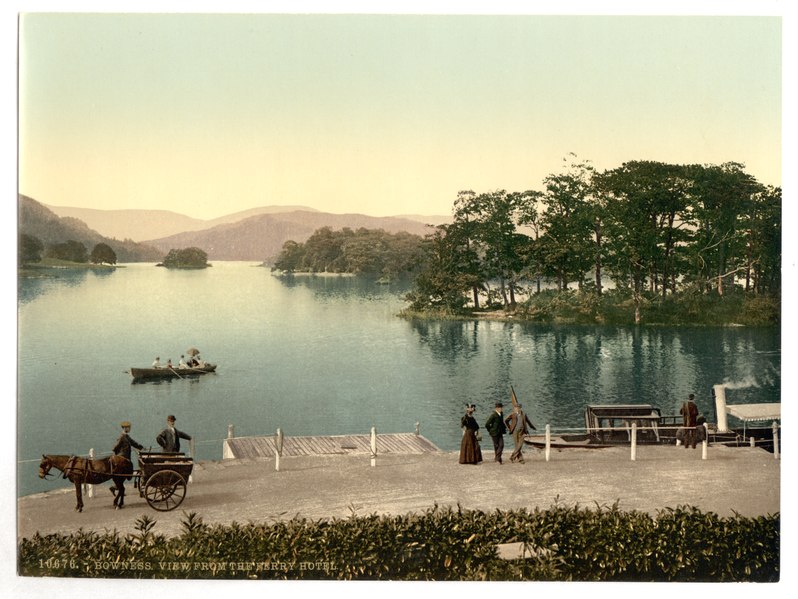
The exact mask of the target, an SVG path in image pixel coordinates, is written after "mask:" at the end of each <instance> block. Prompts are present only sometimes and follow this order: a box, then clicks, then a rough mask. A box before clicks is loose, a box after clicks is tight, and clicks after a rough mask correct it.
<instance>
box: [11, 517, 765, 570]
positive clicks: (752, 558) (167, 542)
mask: <svg viewBox="0 0 798 599" xmlns="http://www.w3.org/2000/svg"><path fill="white" fill-rule="evenodd" d="M137 524H138V526H137V529H138V532H137V534H128V535H121V534H119V533H118V532H115V531H114V532H107V531H106V532H103V533H97V532H90V531H86V530H83V529H81V530H79V531H78V532H75V533H71V534H52V535H46V536H41V535H39V534H36V535H35V536H34V537H33V538H28V539H22V541H21V542H20V545H19V572H20V574H22V575H27V576H42V575H43V576H71V577H115V578H217V579H222V578H224V579H227V578H243V579H246V578H250V579H300V578H307V579H391V580H551V581H571V580H577V581H632V580H634V581H777V580H779V576H780V570H779V555H780V516H779V515H775V516H763V517H757V518H746V517H742V516H737V515H736V516H734V517H730V518H721V517H719V516H718V515H716V514H714V513H712V512H708V513H703V512H701V511H699V510H697V509H695V508H691V507H680V508H677V509H667V510H663V511H661V512H659V513H658V514H657V515H656V516H654V517H652V516H650V515H648V514H645V513H642V512H622V511H620V510H618V509H617V505H616V506H612V507H597V508H595V509H588V508H579V507H562V506H557V505H555V506H554V507H552V508H549V509H548V510H537V509H536V510H534V511H527V510H523V509H522V510H514V511H500V510H497V511H495V512H490V513H485V512H481V511H465V510H461V509H457V510H454V509H451V508H447V509H441V508H438V507H437V506H436V507H435V508H432V509H429V510H427V511H425V512H423V513H420V514H408V515H405V516H377V515H371V516H367V517H356V516H355V515H354V514H353V516H352V517H351V518H347V519H340V520H339V519H334V520H331V521H329V520H319V521H311V520H306V519H299V518H294V519H292V520H288V521H279V522H275V523H272V524H255V523H250V524H247V525H241V524H237V523H233V524H230V525H213V526H210V525H206V524H204V523H203V522H202V520H201V519H200V518H198V517H197V516H196V514H188V515H186V516H185V517H184V520H183V532H182V534H180V535H179V536H176V537H172V538H170V537H166V536H164V535H159V534H156V533H155V532H153V529H154V526H155V522H154V521H152V520H151V519H149V518H148V517H147V516H143V517H141V518H140V519H139V520H138V523H137ZM500 543H523V544H524V545H525V547H526V549H527V550H528V552H529V554H530V555H531V557H528V558H527V559H523V560H505V559H502V558H500V557H499V556H498V552H497V547H496V546H497V544H500Z"/></svg>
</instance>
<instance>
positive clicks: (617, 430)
mask: <svg viewBox="0 0 798 599" xmlns="http://www.w3.org/2000/svg"><path fill="white" fill-rule="evenodd" d="M713 395H714V396H715V399H716V411H717V414H716V417H717V420H718V423H717V424H709V423H708V424H707V426H706V429H705V430H706V437H707V441H708V442H709V443H710V444H719V445H727V446H751V445H755V446H757V447H761V448H763V449H765V450H767V451H771V452H772V451H773V450H774V446H773V426H759V427H750V426H748V423H750V422H764V421H775V420H779V419H780V418H781V409H780V407H781V406H780V404H778V403H771V404H745V405H734V406H726V402H725V395H724V394H723V393H721V392H718V389H717V388H716V389H715V390H713ZM727 414H728V415H731V416H734V417H735V418H737V419H739V420H741V421H742V422H743V424H744V426H743V427H742V428H729V427H728V426H727V423H726V415H727ZM699 423H700V421H699ZM633 424H635V425H636V431H637V435H636V442H637V443H638V444H641V445H646V444H648V445H650V444H659V445H675V444H676V440H677V438H678V433H679V432H680V429H681V428H683V426H682V417H681V416H680V415H678V414H675V415H662V413H661V412H660V409H659V408H657V407H655V406H652V405H649V404H619V405H588V406H586V407H585V428H584V429H580V430H579V432H572V433H571V432H567V433H561V434H552V435H550V437H549V439H548V445H549V447H552V448H556V449H564V448H584V449H600V448H604V447H616V446H619V445H621V446H623V445H630V444H631V442H632V425H633ZM682 432H683V431H682ZM524 441H525V442H526V443H527V444H528V445H532V446H533V447H538V448H543V447H546V443H547V441H546V435H545V434H542V433H536V434H534V435H526V436H525V437H524Z"/></svg>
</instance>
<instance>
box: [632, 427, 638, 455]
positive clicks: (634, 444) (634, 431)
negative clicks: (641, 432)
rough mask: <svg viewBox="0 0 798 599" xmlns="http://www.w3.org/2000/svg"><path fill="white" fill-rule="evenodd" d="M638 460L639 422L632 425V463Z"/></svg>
mask: <svg viewBox="0 0 798 599" xmlns="http://www.w3.org/2000/svg"><path fill="white" fill-rule="evenodd" d="M636 459H637V422H633V423H632V461H633V462H634V461H635V460H636Z"/></svg>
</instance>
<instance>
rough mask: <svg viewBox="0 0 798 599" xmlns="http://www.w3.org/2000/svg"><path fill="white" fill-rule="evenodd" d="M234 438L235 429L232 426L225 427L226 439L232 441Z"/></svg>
mask: <svg viewBox="0 0 798 599" xmlns="http://www.w3.org/2000/svg"><path fill="white" fill-rule="evenodd" d="M235 436H236V427H234V426H233V425H232V424H228V425H227V438H228V439H234V438H235Z"/></svg>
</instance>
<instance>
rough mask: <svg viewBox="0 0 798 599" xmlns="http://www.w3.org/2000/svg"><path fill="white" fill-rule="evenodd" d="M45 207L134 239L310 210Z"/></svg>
mask: <svg viewBox="0 0 798 599" xmlns="http://www.w3.org/2000/svg"><path fill="white" fill-rule="evenodd" d="M47 208H49V209H50V210H51V211H52V212H54V213H55V214H56V215H58V216H63V217H71V218H77V219H80V220H82V221H83V222H84V223H86V224H87V225H88V226H89V227H90V228H92V229H94V230H95V231H99V232H100V233H102V234H103V235H107V236H108V237H113V238H116V239H134V240H136V241H141V240H143V239H157V238H159V237H168V236H169V235H175V234H177V233H183V232H186V231H201V230H202V229H210V228H212V227H215V226H216V225H224V224H228V223H234V222H237V221H240V220H243V219H245V218H248V217H250V216H255V215H258V214H272V213H275V212H290V211H293V210H306V211H309V212H312V211H313V209H312V208H305V207H303V206H262V207H260V208H252V209H250V210H244V211H243V212H236V213H234V214H228V215H226V216H221V217H219V218H214V219H211V220H203V219H199V218H192V217H190V216H186V215H184V214H178V213H177V212H171V211H169V210H140V209H132V210H96V209H92V208H75V207H71V206H47Z"/></svg>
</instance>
